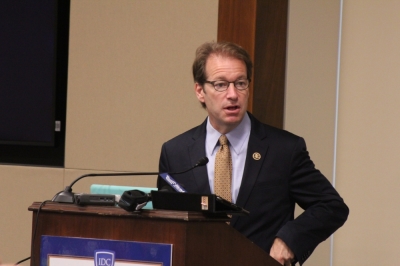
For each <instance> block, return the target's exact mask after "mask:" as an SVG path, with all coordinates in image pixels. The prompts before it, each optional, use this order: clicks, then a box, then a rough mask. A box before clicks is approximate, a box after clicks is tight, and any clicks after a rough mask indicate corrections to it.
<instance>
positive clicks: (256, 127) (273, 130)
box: [250, 115, 301, 141]
mask: <svg viewBox="0 0 400 266" xmlns="http://www.w3.org/2000/svg"><path fill="white" fill-rule="evenodd" d="M250 117H251V121H252V130H253V133H255V134H258V135H261V136H265V137H267V138H272V139H286V140H293V141H297V140H298V139H299V138H301V137H300V136H298V135H296V134H294V133H292V132H289V131H287V130H285V129H280V128H277V127H274V126H271V125H268V124H265V123H263V122H261V121H259V120H257V119H256V118H255V117H254V116H252V115H251V116H250Z"/></svg>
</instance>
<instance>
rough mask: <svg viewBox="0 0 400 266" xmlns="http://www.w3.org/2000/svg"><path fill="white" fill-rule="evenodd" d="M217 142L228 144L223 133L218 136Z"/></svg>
mask: <svg viewBox="0 0 400 266" xmlns="http://www.w3.org/2000/svg"><path fill="white" fill-rule="evenodd" d="M219 144H220V145H221V146H223V145H227V144H228V138H227V137H226V136H225V135H221V137H219Z"/></svg>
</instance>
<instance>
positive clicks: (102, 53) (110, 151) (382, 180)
mask: <svg viewBox="0 0 400 266" xmlns="http://www.w3.org/2000/svg"><path fill="white" fill-rule="evenodd" d="M217 9H218V0H209V1H205V0H196V1H186V0H180V1H178V0H173V1H172V0H171V1H159V0H152V1H139V0H119V1H107V0H72V5H71V34H70V66H69V80H68V82H69V83H68V113H67V139H66V143H67V146H66V161H65V163H66V165H65V169H59V168H43V167H26V166H7V165H0V182H1V186H0V191H1V192H0V193H1V194H0V195H1V198H2V200H1V201H0V211H1V214H2V219H1V220H0V234H1V240H2V241H1V243H0V254H1V256H2V257H3V260H4V261H11V262H15V261H17V260H19V259H22V258H24V257H27V256H29V253H30V251H29V247H30V243H29V241H30V234H31V214H30V213H29V212H28V211H27V207H28V206H29V205H30V204H31V203H32V202H33V201H43V200H46V199H50V198H51V197H52V196H53V195H54V194H55V193H56V192H58V191H59V190H61V189H63V188H64V187H65V186H66V185H68V184H69V183H70V182H71V181H72V180H74V179H75V178H76V177H78V176H80V175H81V174H84V173H88V172H97V171H154V170H157V163H158V156H159V152H160V147H161V144H162V142H164V141H165V140H167V139H169V138H170V137H172V136H174V135H176V134H178V133H180V132H182V131H184V130H186V129H188V128H190V127H192V126H195V125H197V124H198V123H199V122H200V121H202V120H203V119H204V117H205V113H204V111H203V110H202V109H201V108H200V105H199V104H198V103H197V101H196V99H195V97H194V95H193V84H192V80H191V74H190V67H191V63H192V59H193V55H194V50H195V48H196V47H197V46H198V45H199V44H200V43H202V42H204V41H208V40H213V39H216V35H217V32H216V31H217ZM398 10H400V4H399V3H397V2H396V1H372V0H362V1H361V0H359V1H357V0H348V1H345V3H344V7H343V21H342V22H343V35H342V53H341V57H340V58H341V61H340V62H341V64H340V83H339V85H340V86H339V88H340V94H339V99H338V100H339V105H338V107H339V109H338V113H339V116H338V127H337V130H338V138H337V146H336V149H337V157H336V159H337V164H336V168H334V167H335V164H334V159H335V157H334V151H335V146H334V145H335V134H334V133H335V112H336V110H335V102H336V99H335V95H336V75H337V73H336V68H337V65H338V60H337V58H338V54H337V50H338V36H339V35H338V34H339V22H340V1H339V0H335V1H334V0H324V1H315V0H314V1H313V0H303V1H291V3H290V16H289V17H290V18H289V19H290V21H289V42H288V63H287V67H288V68H287V70H288V71H287V88H286V89H287V98H286V113H285V127H286V129H288V130H290V131H293V132H294V133H297V134H299V135H301V136H304V137H305V138H306V140H307V144H308V147H309V150H310V153H311V156H312V158H313V160H314V162H315V163H316V165H317V167H318V168H320V169H321V170H322V171H323V172H324V173H325V174H326V175H327V177H328V178H330V179H331V178H332V177H333V173H334V170H335V171H336V187H337V188H338V190H339V192H340V193H341V195H342V196H343V197H344V199H345V201H346V202H347V203H348V205H349V207H350V217H349V220H348V222H347V223H346V224H345V226H344V227H343V228H341V229H340V230H339V231H338V232H337V233H335V237H334V242H333V243H334V244H333V253H332V254H333V265H336V266H343V265H384V264H389V263H396V262H395V258H394V257H395V255H396V254H397V247H398V246H400V245H399V244H400V243H399V239H400V233H399V230H397V225H398V224H399V223H400V215H399V212H397V211H396V205H395V204H396V203H397V202H399V200H400V197H399V196H398V194H397V187H398V186H399V185H400V184H399V183H400V181H399V180H400V178H399V177H400V170H399V169H400V167H399V166H398V163H397V157H398V154H399V150H400V141H399V140H398V136H399V135H400V132H399V131H400V126H399V125H398V124H397V123H396V120H395V119H396V117H398V113H399V112H400V107H399V104H398V103H399V102H400V90H399V83H400V77H399V75H398V72H399V70H400V52H398V47H400V32H399V29H398V25H399V24H400V17H399V16H398ZM94 182H96V183H110V184H124V185H132V184H135V185H144V186H153V185H155V183H154V182H155V180H154V178H153V179H152V178H114V179H111V178H104V179H97V178H96V181H94V180H90V178H88V180H83V181H81V182H78V183H77V184H76V186H74V190H75V191H79V192H87V191H88V188H89V185H90V184H91V183H94ZM329 261H330V242H329V241H328V242H325V243H323V244H322V245H321V246H320V247H318V248H317V250H316V251H315V254H314V255H313V256H312V257H311V258H310V259H309V261H308V263H307V264H306V265H330V262H329ZM26 265H27V264H26Z"/></svg>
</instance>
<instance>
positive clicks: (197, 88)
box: [194, 82, 205, 103]
mask: <svg viewBox="0 0 400 266" xmlns="http://www.w3.org/2000/svg"><path fill="white" fill-rule="evenodd" d="M194 92H195V93H196V97H197V99H198V100H199V101H200V102H202V103H204V93H205V92H204V90H203V86H202V85H200V84H199V83H197V82H196V83H195V84H194Z"/></svg>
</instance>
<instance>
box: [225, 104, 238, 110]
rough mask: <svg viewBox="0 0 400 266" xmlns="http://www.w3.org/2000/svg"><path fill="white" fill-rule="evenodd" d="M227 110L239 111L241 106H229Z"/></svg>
mask: <svg viewBox="0 0 400 266" xmlns="http://www.w3.org/2000/svg"><path fill="white" fill-rule="evenodd" d="M225 109H227V110H229V111H235V110H237V109H239V106H236V105H235V106H228V107H225Z"/></svg>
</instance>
